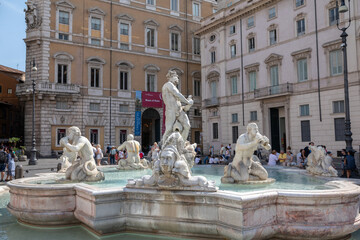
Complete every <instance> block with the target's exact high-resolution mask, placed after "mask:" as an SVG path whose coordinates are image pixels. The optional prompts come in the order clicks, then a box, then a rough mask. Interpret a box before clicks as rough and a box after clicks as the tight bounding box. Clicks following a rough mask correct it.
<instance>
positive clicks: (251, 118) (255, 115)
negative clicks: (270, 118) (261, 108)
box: [250, 111, 258, 121]
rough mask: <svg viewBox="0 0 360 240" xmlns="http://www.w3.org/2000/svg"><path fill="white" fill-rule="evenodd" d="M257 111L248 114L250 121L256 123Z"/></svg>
mask: <svg viewBox="0 0 360 240" xmlns="http://www.w3.org/2000/svg"><path fill="white" fill-rule="evenodd" d="M257 120H258V118H257V111H251V112H250V121H257Z"/></svg>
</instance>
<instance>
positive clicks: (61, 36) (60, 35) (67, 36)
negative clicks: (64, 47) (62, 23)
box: [59, 33, 69, 41]
mask: <svg viewBox="0 0 360 240" xmlns="http://www.w3.org/2000/svg"><path fill="white" fill-rule="evenodd" d="M59 39H60V40H66V41H68V40H69V34H63V33H59Z"/></svg>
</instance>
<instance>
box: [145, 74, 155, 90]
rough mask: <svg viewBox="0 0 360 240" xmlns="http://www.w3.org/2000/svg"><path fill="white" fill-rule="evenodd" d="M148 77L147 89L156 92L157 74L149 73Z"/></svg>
mask: <svg viewBox="0 0 360 240" xmlns="http://www.w3.org/2000/svg"><path fill="white" fill-rule="evenodd" d="M146 78H147V79H146V90H147V91H149V92H155V75H154V74H147V75H146Z"/></svg>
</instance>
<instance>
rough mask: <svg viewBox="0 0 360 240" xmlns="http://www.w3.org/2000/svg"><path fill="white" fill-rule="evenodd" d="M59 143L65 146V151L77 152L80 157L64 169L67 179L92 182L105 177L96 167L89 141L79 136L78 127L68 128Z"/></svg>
mask: <svg viewBox="0 0 360 240" xmlns="http://www.w3.org/2000/svg"><path fill="white" fill-rule="evenodd" d="M60 145H61V146H63V147H65V148H66V151H68V152H72V153H77V154H78V156H79V157H80V160H76V158H75V159H73V160H74V161H73V164H72V165H71V166H70V167H69V168H68V169H67V170H66V172H65V177H66V179H67V180H71V181H79V182H82V181H87V182H94V181H100V180H104V179H105V176H104V173H103V172H100V171H99V170H98V169H97V168H96V165H95V160H94V155H93V148H92V146H91V143H90V142H89V140H88V139H87V138H86V137H83V136H81V132H80V129H79V128H78V127H75V126H73V127H70V128H68V129H67V136H66V137H63V138H62V139H61V140H60Z"/></svg>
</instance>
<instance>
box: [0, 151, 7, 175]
mask: <svg viewBox="0 0 360 240" xmlns="http://www.w3.org/2000/svg"><path fill="white" fill-rule="evenodd" d="M6 164H7V156H6V152H5V151H4V147H3V146H2V145H1V146H0V173H1V179H0V182H3V181H4V176H5V169H6Z"/></svg>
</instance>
